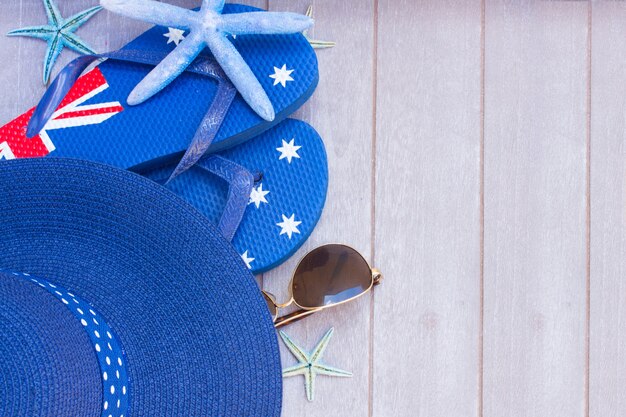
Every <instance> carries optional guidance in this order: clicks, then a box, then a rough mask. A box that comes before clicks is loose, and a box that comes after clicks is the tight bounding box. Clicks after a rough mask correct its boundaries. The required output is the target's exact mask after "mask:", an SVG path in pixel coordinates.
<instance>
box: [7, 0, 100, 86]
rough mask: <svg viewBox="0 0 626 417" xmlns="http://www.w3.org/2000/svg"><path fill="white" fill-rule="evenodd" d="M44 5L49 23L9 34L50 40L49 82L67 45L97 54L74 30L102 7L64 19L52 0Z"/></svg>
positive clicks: (45, 79) (46, 68)
mask: <svg viewBox="0 0 626 417" xmlns="http://www.w3.org/2000/svg"><path fill="white" fill-rule="evenodd" d="M43 5H44V6H45V8H46V14H47V15H48V24H47V25H41V26H29V27H25V28H22V29H15V30H12V31H10V32H9V33H7V36H28V37H31V38H37V39H43V40H45V41H46V42H48V49H47V50H46V57H45V59H44V62H43V83H44V84H48V80H49V79H50V72H51V71H52V67H53V66H54V63H55V62H56V60H57V58H58V57H59V54H60V53H61V50H62V49H63V48H64V47H65V46H67V47H69V48H70V49H73V50H74V51H76V52H78V53H79V54H95V52H94V51H93V49H91V48H90V47H89V46H87V44H86V43H85V42H84V41H83V40H82V39H81V38H79V37H78V36H76V35H75V34H74V32H75V31H76V29H78V28H79V27H81V26H82V25H83V24H84V23H85V22H87V21H88V20H89V19H90V18H91V17H92V16H93V15H95V14H96V13H98V12H99V11H100V10H102V7H100V6H96V7H92V8H90V9H87V10H84V11H82V12H80V13H76V14H75V15H74V16H72V17H70V18H68V19H64V18H63V16H61V12H59V8H58V7H57V5H56V4H54V2H53V1H52V0H43Z"/></svg>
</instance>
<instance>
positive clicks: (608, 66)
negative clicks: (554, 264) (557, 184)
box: [589, 1, 626, 417]
mask: <svg viewBox="0 0 626 417" xmlns="http://www.w3.org/2000/svg"><path fill="white" fill-rule="evenodd" d="M592 22H593V32H592V46H591V52H592V62H591V68H592V70H591V73H592V78H591V80H592V88H591V98H592V100H591V109H592V117H591V146H592V151H591V326H590V347H591V352H590V370H589V372H590V375H589V378H590V387H589V388H590V390H589V391H590V392H589V401H590V415H591V416H594V417H596V416H598V417H599V416H602V417H617V416H623V415H626V391H625V387H626V310H625V309H624V308H623V305H624V295H625V294H626V279H625V278H626V227H625V224H626V209H625V205H626V181H625V176H626V163H625V161H626V148H625V146H624V144H625V143H626V107H625V102H624V98H625V97H626V43H624V39H626V25H625V24H624V22H626V3H623V2H612V1H611V2H608V1H607V2H604V1H602V2H596V3H594V4H593V18H592Z"/></svg>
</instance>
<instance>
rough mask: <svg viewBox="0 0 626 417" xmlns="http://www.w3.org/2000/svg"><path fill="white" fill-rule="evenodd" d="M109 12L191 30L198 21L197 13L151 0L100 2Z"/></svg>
mask: <svg viewBox="0 0 626 417" xmlns="http://www.w3.org/2000/svg"><path fill="white" fill-rule="evenodd" d="M100 4H101V5H102V6H103V7H104V8H105V9H107V10H109V11H111V12H113V13H118V14H121V15H122V16H126V17H129V18H131V19H137V20H143V21H146V22H149V23H152V24H155V25H160V26H166V27H175V28H178V29H189V28H190V27H191V26H192V25H193V23H194V22H195V21H196V20H197V16H196V12H194V11H193V10H188V9H184V8H182V7H178V6H173V5H171V4H167V3H159V2H156V1H151V0H100Z"/></svg>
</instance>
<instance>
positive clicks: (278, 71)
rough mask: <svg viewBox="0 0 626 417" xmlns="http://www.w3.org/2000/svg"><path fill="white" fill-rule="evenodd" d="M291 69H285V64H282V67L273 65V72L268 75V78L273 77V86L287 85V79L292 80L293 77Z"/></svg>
mask: <svg viewBox="0 0 626 417" xmlns="http://www.w3.org/2000/svg"><path fill="white" fill-rule="evenodd" d="M293 71H294V70H292V69H291V70H288V69H287V64H285V65H283V67H282V68H278V67H274V73H273V74H271V75H270V78H273V79H274V86H276V85H278V84H280V85H282V86H283V87H287V81H293V78H291V73H292V72H293Z"/></svg>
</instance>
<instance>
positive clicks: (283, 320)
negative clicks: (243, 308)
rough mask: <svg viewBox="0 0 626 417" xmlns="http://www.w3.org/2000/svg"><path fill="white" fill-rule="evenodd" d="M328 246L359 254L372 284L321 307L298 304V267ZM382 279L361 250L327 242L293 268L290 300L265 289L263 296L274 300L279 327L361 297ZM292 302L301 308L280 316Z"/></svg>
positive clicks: (276, 324) (275, 321) (277, 326)
mask: <svg viewBox="0 0 626 417" xmlns="http://www.w3.org/2000/svg"><path fill="white" fill-rule="evenodd" d="M326 246H341V247H344V248H347V249H349V250H352V251H353V252H354V253H356V254H357V255H359V257H360V258H361V259H362V260H363V262H365V265H367V267H368V268H369V270H370V274H371V277H372V279H371V281H370V285H369V287H368V288H367V289H366V290H365V291H363V292H361V293H360V294H358V295H355V296H354V297H350V298H348V299H347V300H343V301H340V302H338V303H332V304H327V305H324V306H321V307H303V306H301V305H300V304H298V302H297V301H296V299H295V298H294V297H293V280H294V277H295V275H296V272H297V271H298V268H299V267H300V264H301V263H302V261H303V260H304V259H306V257H307V256H309V255H310V254H311V253H312V252H313V251H315V250H317V249H320V248H323V247H326ZM382 279H383V274H382V273H381V272H380V271H379V270H378V269H376V268H372V266H371V265H370V264H369V262H367V260H366V259H365V258H364V257H363V255H361V253H360V252H359V251H357V250H356V249H354V248H353V247H351V246H348V245H344V244H341V243H329V244H326V245H321V246H318V247H317V248H315V249H313V250H311V251H309V252H308V253H307V254H306V255H304V256H303V257H302V258H300V260H299V261H298V264H297V265H296V268H295V269H294V270H293V273H292V274H291V280H290V281H289V300H288V301H287V302H286V303H282V304H279V303H278V302H277V301H276V297H275V296H274V294H272V293H270V292H267V291H265V290H262V291H261V292H262V293H263V296H264V297H265V298H266V300H269V301H271V302H272V304H274V310H275V313H274V314H272V312H271V311H270V314H271V315H272V320H273V321H274V327H275V328H277V329H278V328H280V327H283V326H286V325H288V324H291V323H295V322H296V321H298V320H302V319H303V318H305V317H308V316H310V315H311V314H313V313H316V312H318V311H320V310H324V309H326V308H329V307H336V306H338V305H341V304H344V303H347V302H349V301H353V300H356V299H357V298H359V297H361V296H363V295H365V294H367V293H368V292H370V291H371V290H372V288H374V287H375V286H377V285H379V284H380V282H381V281H382ZM292 304H295V305H296V306H298V307H299V310H296V311H294V312H292V313H289V314H286V315H284V316H282V317H278V313H279V311H280V309H281V308H286V307H289V306H290V305H292Z"/></svg>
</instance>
